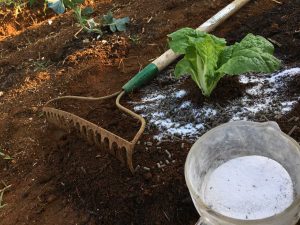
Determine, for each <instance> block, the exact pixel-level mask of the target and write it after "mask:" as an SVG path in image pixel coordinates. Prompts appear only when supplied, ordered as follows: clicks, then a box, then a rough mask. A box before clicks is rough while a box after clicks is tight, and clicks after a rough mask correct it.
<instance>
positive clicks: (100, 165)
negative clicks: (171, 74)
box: [0, 0, 300, 225]
mask: <svg viewBox="0 0 300 225" xmlns="http://www.w3.org/2000/svg"><path fill="white" fill-rule="evenodd" d="M229 2H230V1H229V0H228V1H227V0H226V1H221V0H214V1H204V0H190V1H187V0H170V1H159V0H154V1H147V0H136V1H124V0H117V1H113V2H112V1H94V3H93V7H94V8H95V9H96V10H95V15H98V14H103V13H106V12H107V11H108V10H109V9H113V12H114V15H116V16H117V17H122V16H129V17H130V18H131V23H130V25H129V28H128V30H127V31H126V32H125V33H116V34H105V35H104V36H103V37H102V38H101V39H97V35H93V34H87V33H84V32H81V33H79V34H76V33H77V32H78V31H79V27H78V26H77V25H76V21H75V20H74V19H73V17H72V16H71V12H68V13H66V14H63V15H59V16H55V15H54V14H53V13H52V12H51V11H46V14H44V12H43V6H42V5H43V4H40V5H37V6H35V7H34V8H32V9H29V8H25V9H24V10H23V11H22V12H21V14H19V15H18V18H17V19H15V17H14V16H13V15H12V13H11V10H12V9H11V8H1V14H0V15H1V17H2V18H1V17H0V20H1V28H0V30H1V32H0V35H1V37H0V49H1V52H0V93H1V94H0V140H1V141H0V148H1V152H4V153H5V154H7V155H9V156H11V157H12V159H10V160H8V159H3V160H2V159H0V169H1V170H0V189H1V188H3V187H4V186H5V185H11V187H10V188H9V189H8V190H7V191H6V192H5V193H4V196H3V202H2V203H6V204H7V205H6V206H5V207H4V208H0V221H1V225H15V224H16V225H17V224H45V225H50V224H57V225H60V224H61V225H62V224H64V225H68V224H82V225H83V224H91V225H93V224H106V225H107V224H149V225H150V224H151V225H153V224H156V225H159V224H191V225H192V224H195V223H196V221H197V219H198V218H199V216H198V214H197V212H196V210H195V208H194V206H193V202H192V200H191V198H190V196H189V193H188V189H187V187H186V185H185V180H184V175H183V166H184V162H185V158H186V155H187V153H188V151H189V149H190V147H191V145H192V143H190V142H189V141H186V140H184V139H180V138H179V139H178V138H175V139H173V140H169V141H164V142H156V141H154V140H153V135H154V133H155V132H157V130H153V129H150V128H147V130H146V132H145V134H144V135H143V136H142V138H141V140H140V142H139V144H138V145H137V146H136V148H135V154H134V164H135V166H137V165H140V169H139V170H138V171H137V173H136V174H135V175H134V176H133V175H132V174H131V173H130V172H129V170H128V169H127V168H126V167H125V166H124V165H121V164H120V163H119V162H118V161H117V160H116V159H115V158H113V157H112V156H110V155H108V154H105V153H103V152H101V151H100V150H99V149H97V148H96V147H94V146H90V145H89V144H87V143H86V142H85V141H84V140H81V139H80V138H78V137H76V136H75V135H73V134H67V133H65V132H64V131H62V130H59V129H58V128H56V127H53V126H52V125H49V124H48V123H47V121H46V120H45V117H44V116H43V114H42V111H41V109H42V106H43V105H44V104H45V103H46V102H47V101H48V100H50V99H52V98H55V97H57V96H62V95H81V96H104V95H107V94H112V93H114V92H116V91H119V90H120V89H121V87H122V86H123V84H124V83H125V82H126V81H127V80H129V79H130V77H132V76H133V75H134V74H135V73H136V72H138V71H139V70H140V69H141V68H142V67H143V66H145V65H146V64H148V63H149V61H151V60H152V59H154V58H155V57H157V56H159V55H160V54H161V53H162V52H164V50H166V46H167V42H166V41H167V40H166V35H167V34H168V33H170V32H172V31H174V30H176V29H178V28H181V27H184V26H189V27H197V26H199V24H201V23H202V22H204V21H205V20H206V19H208V18H209V17H210V16H212V15H213V14H214V13H216V12H217V11H218V10H220V9H221V8H222V7H224V6H225V5H226V4H228V3H229ZM90 3H92V1H90ZM28 10H29V11H28ZM299 13H300V7H299V4H298V3H297V1H292V0H286V1H281V3H280V2H279V3H276V1H269V0H260V1H251V2H250V3H249V4H248V5H247V6H245V7H244V8H243V9H241V10H240V11H239V12H238V13H237V14H236V15H235V16H233V17H232V18H230V19H229V20H228V21H226V22H225V23H224V24H222V25H221V27H220V28H218V29H217V30H216V31H215V32H214V34H216V35H219V36H222V37H225V38H226V39H228V40H229V41H230V42H234V41H239V40H240V39H241V38H242V37H243V36H244V35H245V34H246V33H249V32H252V33H255V34H261V35H263V36H265V37H267V38H269V39H270V40H271V41H273V42H274V43H275V45H276V52H275V54H276V56H278V57H279V58H280V59H281V60H282V61H283V63H284V66H287V67H290V66H300V55H299V54H298V53H299V52H300V41H299V38H300V35H299V34H300V33H299V29H300V28H299V23H300V17H299V16H298V15H299ZM30 17H32V18H33V20H34V21H35V22H34V23H33V22H32V20H31V19H30ZM49 20H51V21H52V23H51V25H50V23H49ZM16 24H17V25H18V26H17V25H16ZM11 27H13V28H11ZM172 68H173V66H171V67H170V68H169V69H172ZM182 88H184V89H186V90H187V91H188V93H189V94H188V96H187V97H186V98H189V99H192V101H193V102H194V103H195V104H198V105H199V106H201V104H203V102H204V101H206V100H205V99H203V97H202V96H201V94H200V92H199V89H198V88H197V87H195V85H194V84H193V83H192V82H191V81H190V80H189V79H187V80H186V81H185V82H183V84H182ZM244 88H245V87H243V86H241V85H240V84H239V83H238V82H237V78H226V79H224V80H223V81H221V82H220V83H219V85H218V87H217V89H216V91H215V93H214V94H213V96H212V97H211V98H212V99H214V98H217V99H220V102H222V101H225V100H230V99H232V98H235V96H240V95H241V94H242V92H243V90H244ZM288 88H289V90H290V92H291V95H292V94H293V93H294V92H296V91H297V90H299V88H300V87H299V79H296V80H295V82H291V83H290V84H289V87H288ZM140 97H141V94H140V92H139V91H137V92H135V93H133V94H131V95H129V96H127V97H126V98H124V99H123V100H122V103H123V104H125V105H129V104H127V102H128V101H130V100H131V99H136V98H140ZM218 101H219V100H218ZM63 103H64V104H60V107H61V108H63V109H65V110H67V111H70V112H72V113H75V114H77V115H80V116H82V117H85V118H87V119H89V120H91V121H92V122H95V123H98V124H99V125H101V126H103V127H105V128H107V129H111V131H113V132H117V133H118V135H120V136H122V137H125V138H128V139H130V138H131V137H132V135H133V134H134V133H135V131H136V129H137V128H138V126H139V124H137V123H136V121H134V120H133V121H131V120H129V119H128V118H127V117H126V118H124V115H123V114H122V113H120V112H118V111H117V110H115V107H114V105H113V104H114V101H113V100H112V101H106V102H104V103H93V104H86V103H80V102H74V101H64V102H63ZM103 109H104V110H103ZM299 116H300V105H299V104H298V105H297V106H296V107H295V108H294V109H293V111H292V112H290V113H288V114H286V115H284V116H282V117H280V118H277V119H276V118H274V120H275V121H277V122H278V123H279V125H280V128H281V129H282V130H283V131H284V132H286V133H289V132H290V131H291V130H292V129H293V130H294V131H293V132H292V133H291V136H292V137H293V138H294V139H295V140H296V141H298V142H299V141H300V129H299V127H300V120H298V119H297V118H298V117H299ZM215 125H218V124H215ZM165 150H168V151H169V152H170V153H171V159H170V158H169V156H168V154H167V153H166V151H165ZM166 160H168V161H169V162H170V163H169V164H168V165H167V166H166V167H164V168H163V169H159V168H157V166H156V163H157V162H160V161H164V162H165V161H166ZM148 168H150V171H148ZM0 203H1V201H0Z"/></svg>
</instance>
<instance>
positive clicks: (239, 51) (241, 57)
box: [216, 34, 280, 75]
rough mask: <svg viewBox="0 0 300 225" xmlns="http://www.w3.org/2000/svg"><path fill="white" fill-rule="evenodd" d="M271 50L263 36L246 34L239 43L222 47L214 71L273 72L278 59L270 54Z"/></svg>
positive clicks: (272, 49)
mask: <svg viewBox="0 0 300 225" xmlns="http://www.w3.org/2000/svg"><path fill="white" fill-rule="evenodd" d="M273 52H274V47H273V45H272V44H271V43H270V42H269V41H267V40H266V39H265V38H263V37H261V36H254V35H253V34H248V35H247V36H246V37H245V38H244V39H243V40H242V41H241V42H240V43H236V44H234V45H231V46H228V47H226V48H225V49H224V51H223V52H222V53H221V54H220V58H219V62H218V66H219V69H218V70H217V71H216V72H217V73H221V74H227V75H239V74H243V73H248V72H257V73H259V72H264V73H271V72H274V71H276V70H278V69H279V68H280V61H279V60H278V59H277V58H275V57H274V56H273V55H272V54H273Z"/></svg>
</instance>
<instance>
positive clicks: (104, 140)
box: [43, 0, 250, 173]
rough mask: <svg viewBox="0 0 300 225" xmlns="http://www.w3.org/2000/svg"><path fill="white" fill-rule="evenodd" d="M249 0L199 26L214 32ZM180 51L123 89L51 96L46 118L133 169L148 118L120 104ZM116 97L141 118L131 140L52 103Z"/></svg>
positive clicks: (241, 0)
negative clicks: (106, 93) (101, 94)
mask: <svg viewBox="0 0 300 225" xmlns="http://www.w3.org/2000/svg"><path fill="white" fill-rule="evenodd" d="M249 1H250V0H235V1H233V2H232V3H230V4H229V5H227V6H226V7H225V8H223V9H222V10H221V11H219V12H218V13H217V14H216V15H214V16H213V17H211V18H210V19H209V20H207V21H206V22H205V23H203V24H202V25H201V26H200V27H198V28H197V30H200V31H204V32H211V31H212V30H214V29H215V28H216V27H217V26H218V25H219V24H221V23H222V22H223V21H225V20H226V19H227V18H229V17H230V16H231V15H232V14H234V13H235V12H236V11H238V10H239V9H240V8H241V7H242V6H244V5H245V4H246V3H247V2H249ZM179 56H180V55H178V54H175V53H174V52H173V51H172V50H171V49H170V50H168V51H166V52H165V53H163V54H162V55H161V56H160V57H158V58H157V59H155V60H154V61H153V62H152V63H150V64H149V65H147V66H146V67H145V68H144V69H143V70H141V71H140V72H139V73H138V74H136V75H135V76H134V77H133V78H132V79H131V80H130V81H128V82H127V83H126V84H125V85H124V86H123V87H122V90H121V91H119V92H116V93H114V94H112V95H109V96H104V97H99V98H95V97H80V96H63V97H59V98H55V99H52V100H50V101H48V102H47V103H46V104H45V106H44V108H43V111H44V113H45V115H46V118H47V120H48V121H49V122H51V123H53V124H55V125H56V126H58V127H61V128H63V129H65V130H67V131H70V130H73V129H74V128H76V129H77V130H78V131H79V133H80V135H81V136H82V137H83V138H85V139H86V140H87V141H88V142H89V143H91V144H96V145H97V146H99V147H100V148H102V149H105V150H107V151H108V152H109V153H111V154H112V155H114V156H115V157H116V158H118V159H119V160H120V161H122V162H123V163H127V165H128V167H129V169H130V171H131V172H132V173H134V171H135V170H134V167H133V162H132V155H133V150H134V146H135V144H136V142H137V141H138V139H139V138H140V136H141V135H142V133H143V132H144V130H145V126H146V122H145V119H144V118H143V117H142V116H140V115H138V114H136V113H134V112H133V111H131V110H130V109H127V108H125V107H124V106H122V105H121V104H120V99H121V97H122V96H123V95H124V94H126V93H130V92H132V91H133V90H135V89H137V88H139V87H141V86H143V85H145V84H147V83H149V82H150V81H151V80H152V79H153V78H154V77H155V76H156V74H158V73H159V72H160V71H162V70H163V69H165V68H166V67H167V66H168V65H170V64H171V63H172V62H173V61H174V60H175V59H177V58H178V57H179ZM115 96H117V98H116V105H117V107H118V108H119V109H120V110H122V111H123V112H125V113H127V114H129V115H131V116H133V117H134V118H136V119H138V120H139V121H140V122H141V127H140V129H139V131H138V132H137V134H136V135H135V137H134V138H133V140H132V141H128V140H125V139H124V138H122V137H120V136H118V135H116V134H114V133H111V132H109V131H108V130H106V129H104V128H102V127H99V126H98V125H96V124H94V123H91V122H89V121H87V120H85V119H83V118H81V117H79V116H76V115H74V114H72V113H69V112H66V111H63V110H59V109H56V108H54V107H50V106H49V103H53V102H54V101H58V100H62V99H76V100H85V101H99V100H104V99H108V98H113V97H115Z"/></svg>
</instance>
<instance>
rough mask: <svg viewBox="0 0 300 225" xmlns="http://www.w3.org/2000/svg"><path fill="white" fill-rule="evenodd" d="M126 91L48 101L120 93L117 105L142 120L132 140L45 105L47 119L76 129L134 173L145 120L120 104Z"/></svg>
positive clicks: (58, 125)
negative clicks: (134, 163) (135, 157)
mask: <svg viewBox="0 0 300 225" xmlns="http://www.w3.org/2000/svg"><path fill="white" fill-rule="evenodd" d="M123 94H124V92H119V93H116V94H114V95H111V96H106V97H101V98H85V97H76V96H65V97H60V98H56V99H53V100H51V101H49V102H48V103H46V105H48V104H49V103H50V102H53V101H56V100H60V99H77V100H89V101H95V100H103V99H107V98H111V97H114V96H116V95H118V97H117V99H116V105H117V107H118V108H119V109H120V110H122V111H123V112H125V113H127V114H129V115H131V116H133V117H134V118H136V119H138V120H139V121H140V122H141V127H140V129H139V131H138V132H137V134H136V135H135V137H134V138H133V140H132V141H127V140H125V139H123V138H122V137H120V136H118V135H116V134H114V133H111V132H110V131H108V130H106V129H104V128H102V127H99V126H97V125H96V124H94V123H91V122H89V121H87V120H85V119H83V118H81V117H79V116H76V115H74V114H72V113H69V112H66V111H63V110H59V109H56V108H52V107H48V106H45V107H44V108H43V112H44V113H45V116H46V119H47V121H48V122H50V123H52V124H54V125H55V126H57V127H60V128H62V129H64V130H66V131H67V132H71V131H74V130H75V131H76V133H77V134H78V135H79V136H80V137H82V138H83V139H85V140H87V141H88V142H89V143H90V144H92V145H96V146H97V147H99V148H100V149H101V150H104V151H107V152H109V153H110V154H112V155H113V156H115V157H116V158H117V159H119V160H120V161H121V162H122V163H124V164H125V163H127V166H128V168H129V169H130V171H131V172H132V173H134V171H135V170H134V168H133V162H132V155H133V151H134V147H135V144H136V142H137V141H138V139H139V137H140V136H141V135H142V133H143V131H144V129H145V125H146V123H145V120H144V118H143V117H141V116H140V115H138V114H136V113H134V112H132V111H131V110H129V109H127V108H125V107H124V106H122V105H121V104H120V99H121V97H122V95H123Z"/></svg>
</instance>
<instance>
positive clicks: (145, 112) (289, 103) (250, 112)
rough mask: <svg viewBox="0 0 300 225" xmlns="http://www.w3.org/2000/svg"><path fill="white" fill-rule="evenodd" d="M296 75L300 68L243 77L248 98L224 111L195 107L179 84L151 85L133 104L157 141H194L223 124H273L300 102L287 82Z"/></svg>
mask: <svg viewBox="0 0 300 225" xmlns="http://www.w3.org/2000/svg"><path fill="white" fill-rule="evenodd" d="M169 75H170V76H172V74H169ZM296 75H300V68H299V67H296V68H290V69H286V70H283V71H281V72H278V73H274V74H270V75H268V74H260V75H251V74H249V75H241V76H239V82H240V83H241V84H244V85H247V88H246V90H245V94H244V95H243V96H241V97H239V98H236V99H233V100H231V101H230V102H224V104H221V105H222V106H223V109H220V106H219V105H217V104H215V103H206V104H205V105H204V106H203V107H199V106H196V105H194V104H193V103H192V102H191V101H188V99H187V97H186V95H187V92H186V90H182V89H178V87H177V86H178V85H179V84H180V81H179V82H177V83H176V82H175V83H172V84H170V85H169V86H167V87H165V88H160V87H159V86H158V85H157V84H153V83H152V84H151V85H149V86H147V87H145V88H144V89H143V90H141V91H142V92H143V97H142V99H141V100H140V101H138V102H131V103H132V104H133V108H134V110H135V111H136V112H137V113H139V114H141V115H142V116H143V117H145V118H146V120H147V124H148V127H154V128H155V129H157V130H158V131H159V133H158V134H157V135H156V136H154V138H155V139H158V140H162V139H170V138H172V137H174V136H177V137H179V138H185V139H186V140H195V139H197V138H198V137H199V136H201V135H202V134H203V133H205V132H206V131H207V129H210V128H211V127H214V126H216V125H218V123H220V122H228V121H234V120H254V121H255V120H256V119H257V118H260V117H259V116H261V115H267V117H268V119H271V120H272V119H273V118H274V117H275V116H277V115H282V114H285V113H288V112H289V111H291V110H292V109H293V107H294V106H295V105H296V103H297V102H298V101H299V100H300V95H297V94H295V95H294V96H291V95H290V94H289V95H288V94H287V86H288V82H291V81H292V79H293V76H296ZM166 77H168V76H166ZM199 91H200V90H199ZM259 114H260V115H259ZM257 115H258V116H257ZM215 121H219V122H216V123H215Z"/></svg>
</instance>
